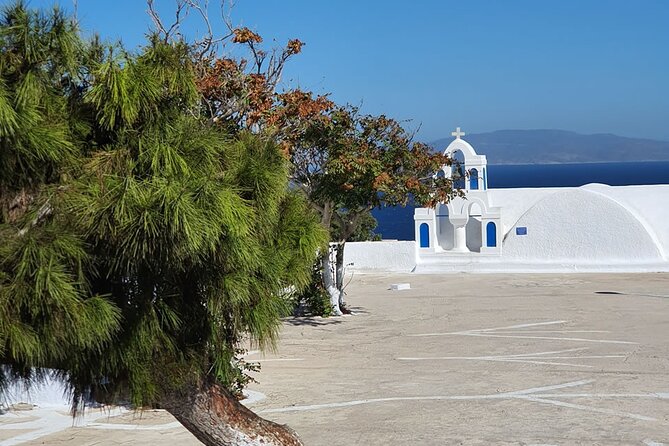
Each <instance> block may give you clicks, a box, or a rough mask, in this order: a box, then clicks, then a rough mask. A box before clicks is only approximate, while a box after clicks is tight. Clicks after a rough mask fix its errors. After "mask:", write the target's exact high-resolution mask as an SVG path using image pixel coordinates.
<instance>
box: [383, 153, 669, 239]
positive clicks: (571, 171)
mask: <svg viewBox="0 0 669 446" xmlns="http://www.w3.org/2000/svg"><path fill="white" fill-rule="evenodd" d="M588 183H603V184H608V185H609V186H629V185H635V184H669V161H648V162H644V161H636V162H625V163H583V164H519V165H510V164H508V165H498V166H495V165H488V188H490V189H505V188H514V187H578V186H583V185H584V184H588ZM413 209H414V208H413V207H411V206H407V207H405V208H402V207H396V208H384V209H374V210H373V211H372V214H373V215H374V217H375V218H376V219H377V221H378V226H377V227H376V231H375V232H376V233H377V234H381V236H382V237H383V238H384V239H397V240H413V239H414V226H413Z"/></svg>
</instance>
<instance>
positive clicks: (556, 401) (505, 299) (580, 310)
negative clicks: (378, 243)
mask: <svg viewBox="0 0 669 446" xmlns="http://www.w3.org/2000/svg"><path fill="white" fill-rule="evenodd" d="M402 282H407V283H410V284H411V289H410V290H405V291H391V290H390V289H389V288H390V284H392V283H402ZM347 291H348V301H349V304H350V305H351V306H352V307H353V309H354V311H355V312H356V313H357V314H356V315H355V316H347V317H341V318H330V319H319V318H316V319H295V320H289V321H286V323H285V327H284V329H283V332H282V336H281V341H280V344H279V346H278V351H277V352H275V353H273V354H267V355H265V356H263V355H261V354H259V353H251V354H250V355H249V356H248V360H249V361H255V360H257V361H259V362H260V363H261V365H262V372H261V373H260V374H259V375H258V377H257V378H258V380H259V381H260V383H259V384H254V385H253V386H252V390H255V391H258V392H262V393H264V394H265V395H266V397H267V398H266V399H265V400H263V401H261V402H258V403H255V404H254V405H253V406H252V407H253V409H254V410H256V411H257V412H259V413H260V414H261V415H262V416H264V417H267V418H270V419H272V420H274V421H277V422H280V423H287V424H289V425H290V426H291V427H293V428H294V429H295V430H296V431H297V432H299V433H300V435H301V437H302V439H303V440H304V442H305V444H307V445H332V446H334V445H405V444H416V445H450V444H456V445H457V444H466V445H487V444H504V445H578V444H582V445H593V444H599V445H660V444H666V445H669V274H571V275H558V274H551V275H528V274H525V275H468V274H457V275H456V274H453V275H445V276H437V275H429V276H428V275H425V276H415V275H397V274H393V275H362V274H358V275H356V276H355V277H354V278H353V280H352V282H351V283H350V285H349V287H348V288H347ZM28 415H30V416H33V418H35V415H38V414H31V413H30V412H27V413H26V416H28ZM0 420H2V425H0V444H19V443H16V442H14V441H13V440H12V438H16V437H17V436H18V435H20V434H21V433H25V432H27V431H29V430H30V428H26V426H28V427H29V426H30V424H28V423H30V422H31V420H30V419H27V418H24V419H23V423H18V420H15V421H14V422H13V423H9V422H8V420H7V416H4V417H0ZM33 424H34V420H33ZM105 425H106V426H105ZM109 425H116V426H113V427H109ZM2 440H5V442H6V443H5V442H3V441H2ZM176 443H178V444H180V445H181V446H186V445H189V444H198V442H197V440H195V439H194V438H193V437H192V436H191V435H190V434H189V433H188V432H186V431H184V430H183V428H181V427H180V426H179V425H178V424H176V423H175V422H174V419H172V418H171V417H170V416H169V415H167V414H165V413H162V412H148V413H145V414H144V415H143V418H142V419H138V418H137V416H134V415H132V414H125V415H122V416H121V417H120V418H118V417H117V418H109V417H104V418H102V419H100V420H98V421H96V422H93V423H91V424H89V425H88V426H87V427H79V428H67V429H64V430H62V431H60V432H55V433H52V434H50V435H46V436H43V437H41V438H39V439H35V440H32V441H30V442H27V443H22V444H49V445H75V444H76V445H106V444H164V445H169V444H176Z"/></svg>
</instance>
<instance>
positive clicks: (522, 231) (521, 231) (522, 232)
mask: <svg viewBox="0 0 669 446" xmlns="http://www.w3.org/2000/svg"><path fill="white" fill-rule="evenodd" d="M516 235H527V227H526V226H518V227H517V228H516Z"/></svg>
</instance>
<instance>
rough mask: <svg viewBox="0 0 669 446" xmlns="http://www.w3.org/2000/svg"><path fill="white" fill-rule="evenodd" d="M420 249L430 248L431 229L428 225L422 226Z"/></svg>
mask: <svg viewBox="0 0 669 446" xmlns="http://www.w3.org/2000/svg"><path fill="white" fill-rule="evenodd" d="M420 247H421V248H429V247H430V227H429V226H428V225H427V223H423V224H421V225H420Z"/></svg>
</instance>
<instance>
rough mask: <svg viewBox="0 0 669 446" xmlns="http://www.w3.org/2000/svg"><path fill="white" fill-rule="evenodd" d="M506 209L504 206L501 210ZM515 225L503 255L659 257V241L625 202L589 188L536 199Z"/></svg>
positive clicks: (524, 257) (514, 257)
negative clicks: (524, 230) (520, 230)
mask: <svg viewBox="0 0 669 446" xmlns="http://www.w3.org/2000/svg"><path fill="white" fill-rule="evenodd" d="M502 212H504V210H502ZM519 226H523V227H526V228H527V235H516V233H515V229H512V230H510V231H509V232H508V233H507V235H506V237H505V240H504V243H503V245H502V246H503V248H502V249H503V256H504V257H505V258H508V259H510V260H518V259H519V260H539V261H546V260H550V261H551V262H590V263H592V262H600V263H610V262H657V261H661V260H662V255H661V253H660V251H659V248H658V246H657V245H656V244H655V242H654V241H653V239H652V237H651V236H650V235H649V233H648V231H647V230H646V228H645V227H644V225H643V224H641V222H640V221H639V220H638V219H637V218H636V217H635V216H634V215H633V214H632V213H631V212H630V211H629V210H628V209H626V208H625V207H623V206H621V205H620V204H618V203H616V202H614V201H613V200H610V199H609V198H607V197H605V196H603V195H599V194H595V193H593V192H590V191H588V190H583V189H575V188H569V190H564V191H560V192H557V193H554V194H551V195H549V196H547V197H544V198H543V199H541V200H539V202H537V203H536V204H534V205H533V206H532V207H531V208H530V209H529V210H528V211H527V212H525V213H524V214H523V215H522V216H521V217H520V218H519V219H518V221H517V222H516V223H515V225H514V228H515V227H519Z"/></svg>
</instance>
